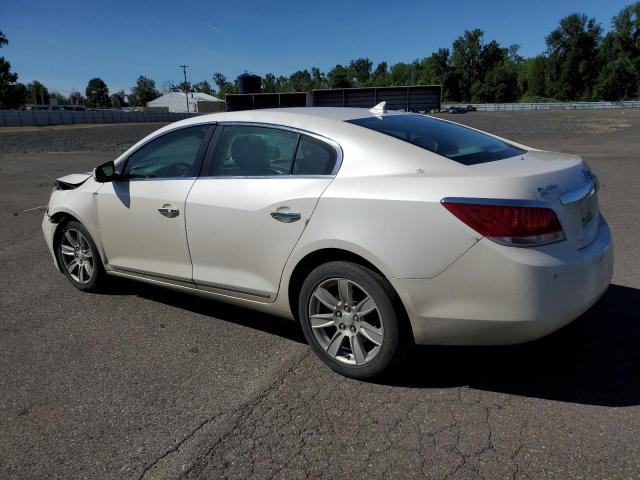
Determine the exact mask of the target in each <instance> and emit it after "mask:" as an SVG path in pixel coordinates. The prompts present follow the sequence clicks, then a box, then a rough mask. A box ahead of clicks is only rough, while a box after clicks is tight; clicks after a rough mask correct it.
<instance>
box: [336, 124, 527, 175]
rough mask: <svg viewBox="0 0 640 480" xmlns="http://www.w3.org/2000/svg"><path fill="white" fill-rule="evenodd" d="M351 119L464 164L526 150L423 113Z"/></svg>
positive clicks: (365, 126)
mask: <svg viewBox="0 0 640 480" xmlns="http://www.w3.org/2000/svg"><path fill="white" fill-rule="evenodd" d="M347 122H348V123H353V124H354V125H359V126H361V127H364V128H368V129H370V130H375V131H376V132H380V133H384V134H385V135H389V136H391V137H394V138H398V139H400V140H403V141H405V142H408V143H411V144H413V145H416V146H418V147H421V148H424V149H425V150H429V151H430V152H433V153H437V154H438V155H442V156H443V157H447V158H449V159H450V160H453V161H455V162H458V163H461V164H463V165H475V164H477V163H486V162H493V161H496V160H502V159H504V158H509V157H515V156H517V155H522V154H523V153H525V151H524V150H522V149H520V148H516V147H514V146H513V145H509V144H508V143H506V142H503V141H501V140H498V139H496V138H493V137H490V136H489V135H485V134H484V133H480V132H476V131H475V130H471V129H470V128H466V127H462V126H460V125H455V124H452V123H448V122H444V121H442V120H438V119H435V118H431V117H425V116H422V115H384V116H380V117H365V118H357V119H355V120H347Z"/></svg>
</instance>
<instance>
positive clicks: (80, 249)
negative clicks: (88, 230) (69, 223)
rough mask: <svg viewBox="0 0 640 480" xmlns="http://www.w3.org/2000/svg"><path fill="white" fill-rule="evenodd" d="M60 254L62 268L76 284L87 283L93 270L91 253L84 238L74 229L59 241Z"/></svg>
mask: <svg viewBox="0 0 640 480" xmlns="http://www.w3.org/2000/svg"><path fill="white" fill-rule="evenodd" d="M60 253H61V256H62V262H63V263H64V268H66V269H67V272H69V275H70V276H71V278H73V279H74V280H75V281H76V282H78V283H82V284H85V283H89V282H90V281H91V278H92V277H93V272H94V269H95V264H94V257H93V252H92V251H91V246H90V245H89V242H88V241H87V239H86V238H85V236H84V235H83V234H82V233H81V232H79V231H78V230H75V229H72V228H70V229H68V230H66V231H65V232H64V235H63V236H62V240H61V241H60Z"/></svg>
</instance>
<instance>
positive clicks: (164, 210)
mask: <svg viewBox="0 0 640 480" xmlns="http://www.w3.org/2000/svg"><path fill="white" fill-rule="evenodd" d="M158 212H160V215H164V216H165V217H167V218H175V217H177V216H178V215H180V210H178V209H177V208H173V206H172V205H170V204H168V203H167V204H165V205H162V207H160V208H159V209H158Z"/></svg>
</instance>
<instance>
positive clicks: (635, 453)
mask: <svg viewBox="0 0 640 480" xmlns="http://www.w3.org/2000/svg"><path fill="white" fill-rule="evenodd" d="M446 118H449V119H452V120H454V121H459V122H461V123H465V124H469V125H471V126H474V127H478V128H483V129H486V130H488V131H490V132H493V133H497V134H499V135H504V136H506V137H508V138H512V139H514V140H516V141H519V142H522V143H525V144H530V145H532V146H534V147H538V148H544V149H550V150H560V151H568V152H572V153H578V154H580V155H583V156H584V158H585V159H586V160H587V161H588V162H589V164H590V166H591V167H592V168H593V170H594V171H595V172H596V174H597V175H598V176H599V178H600V182H601V184H602V190H601V193H600V206H601V210H602V211H603V213H604V215H605V216H606V217H607V219H608V221H609V223H610V224H611V227H612V231H613V235H614V240H615V249H616V267H615V275H614V278H613V285H612V286H611V287H610V289H609V290H608V292H607V293H606V294H605V296H604V297H603V298H602V299H601V300H600V301H599V302H598V303H597V304H596V306H595V307H594V308H593V309H591V310H590V311H589V312H588V313H586V314H585V315H583V316H582V317H581V318H580V319H578V320H577V321H576V322H574V323H573V324H571V325H569V326H568V327H566V328H564V329H562V330H561V331H559V332H557V333H555V334H553V335H551V336H549V337H547V338H544V339H542V340H539V341H536V342H533V343H529V344H526V345H520V346H511V347H484V348H462V347H456V348H453V347H446V348H445V347H420V348H416V350H415V351H414V352H413V353H412V355H411V358H410V360H409V363H408V364H407V366H405V368H403V369H401V370H399V371H396V372H395V373H394V375H393V376H392V377H390V378H389V379H387V380H386V381H385V382H382V383H366V382H357V381H354V380H349V379H345V378H342V377H339V376H337V375H335V374H333V373H332V372H331V371H329V370H328V369H327V368H325V367H324V366H323V364H322V363H321V362H320V361H319V360H318V359H317V358H316V357H315V355H314V354H313V353H311V352H310V350H309V348H308V347H307V346H306V344H305V343H304V340H303V337H302V334H301V332H300V330H299V328H298V327H297V326H296V325H295V324H293V323H292V322H286V321H284V320H280V319H277V318H272V317H268V316H265V315H262V314H257V313H254V312H250V311H247V310H243V309H239V308H235V307H229V306H225V305H222V304H219V303H216V302H211V301H205V300H202V299H198V298H193V297H188V296H185V295H182V294H179V293H175V292H170V291H163V290H156V289H154V288H150V287H147V286H145V285H141V284H136V283H132V282H125V281H122V282H119V283H118V284H117V285H114V286H113V287H111V289H110V290H109V291H108V292H107V293H104V294H100V295H96V294H85V293H81V292H79V291H77V290H75V289H74V288H73V287H72V286H71V285H70V284H69V283H68V282H67V281H66V279H65V278H64V277H63V276H62V275H60V274H58V273H57V272H56V271H55V269H54V267H53V265H52V262H51V259H50V256H49V253H48V251H47V249H46V246H45V243H44V240H43V238H42V233H41V230H40V222H41V218H42V210H35V211H27V212H25V210H27V209H29V208H32V207H37V206H40V205H44V204H46V203H47V201H48V197H49V192H50V190H51V187H52V182H53V179H55V178H56V177H59V176H62V175H64V174H66V173H72V172H79V171H86V170H88V169H90V168H92V167H93V166H95V165H97V164H99V163H101V162H104V161H107V160H109V159H112V158H114V157H115V156H116V155H117V153H118V152H119V150H120V148H121V147H122V146H124V145H130V144H132V143H134V142H135V141H136V140H138V139H139V138H141V137H142V136H143V135H145V134H146V133H149V132H151V131H153V130H154V129H156V128H159V127H160V126H161V125H160V124H132V125H105V126H90V127H89V126H88V127H86V128H82V127H73V128H70V127H54V128H49V127H44V128H28V129H4V130H3V129H0V192H1V194H0V205H1V206H2V208H1V209H0V221H1V222H2V228H1V229H0V269H1V272H2V275H1V276H0V282H2V284H1V287H0V288H1V293H0V299H1V302H0V306H1V309H0V329H1V330H0V331H1V334H0V478H2V479H14V478H16V479H17V478H20V479H38V478H60V479H76V478H78V479H79V478H101V479H102V478H104V479H111V478H123V479H131V478H135V479H165V478H190V479H205V478H206V479H217V478H282V479H295V478H332V479H336V478H346V477H349V478H402V479H406V478H451V479H458V478H492V479H495V478H514V479H519V478H535V479H540V478H550V479H558V478H616V479H631V478H640V347H639V345H640V228H639V226H638V225H639V222H640V158H639V154H638V152H639V151H640V109H639V110H610V111H604V110H603V111H532V112H508V113H507V112H505V113H500V112H495V113H494V112H491V113H489V112H477V113H470V114H465V115H450V116H447V117H446Z"/></svg>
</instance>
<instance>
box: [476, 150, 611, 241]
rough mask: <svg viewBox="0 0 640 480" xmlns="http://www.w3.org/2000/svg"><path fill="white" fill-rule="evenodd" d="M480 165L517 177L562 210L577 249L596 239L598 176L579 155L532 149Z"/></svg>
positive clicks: (484, 171) (564, 224) (487, 170)
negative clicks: (516, 155)
mask: <svg viewBox="0 0 640 480" xmlns="http://www.w3.org/2000/svg"><path fill="white" fill-rule="evenodd" d="M477 167H480V168H478V170H482V175H483V176H484V175H489V174H494V175H496V176H498V177H509V178H510V179H512V180H515V179H516V178H517V179H518V180H519V181H520V182H521V185H522V186H523V187H524V188H525V189H527V190H528V191H529V192H531V195H532V196H533V198H535V199H536V200H539V201H543V202H545V203H548V204H549V205H550V206H551V208H553V209H554V210H555V212H556V213H557V214H558V218H559V219H560V223H561V224H562V228H563V230H564V233H565V235H566V237H567V241H569V242H571V243H572V244H573V245H574V246H575V247H576V248H577V249H581V248H584V247H586V246H588V245H589V244H591V243H592V242H593V241H594V240H595V239H596V236H597V233H598V226H599V223H600V211H599V209H598V193H597V192H598V180H597V178H596V177H595V175H594V174H593V173H592V172H591V170H590V169H589V167H588V166H587V165H586V164H585V163H584V161H583V160H582V159H581V158H580V157H579V156H577V155H571V154H566V153H557V152H546V151H540V150H530V151H528V152H527V153H525V154H524V155H522V156H519V157H514V158H510V159H505V160H501V161H497V162H492V163H487V164H483V165H478V166H477ZM467 168H476V167H467ZM478 173H480V172H478Z"/></svg>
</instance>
